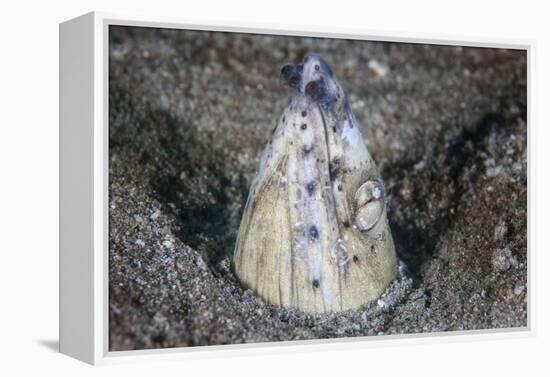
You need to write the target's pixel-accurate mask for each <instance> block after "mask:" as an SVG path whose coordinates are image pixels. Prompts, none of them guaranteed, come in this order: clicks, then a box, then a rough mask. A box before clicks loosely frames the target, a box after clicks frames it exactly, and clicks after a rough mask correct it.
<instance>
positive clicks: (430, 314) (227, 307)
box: [109, 27, 527, 351]
mask: <svg viewBox="0 0 550 377" xmlns="http://www.w3.org/2000/svg"><path fill="white" fill-rule="evenodd" d="M308 52H318V53H320V54H321V55H322V56H323V57H324V58H325V60H327V62H328V63H329V64H330V65H331V67H332V69H333V70H334V72H335V73H336V76H337V77H338V78H339V80H340V82H341V84H342V86H343V87H344V90H345V91H346V93H347V95H348V99H349V101H350V104H351V107H352V110H353V112H354V114H355V116H356V118H357V120H358V122H359V124H360V126H361V131H362V133H363V137H364V139H365V140H366V142H367V146H368V149H369V151H370V152H371V154H372V156H373V157H374V159H375V161H376V162H377V163H378V166H379V168H380V170H381V173H382V176H383V177H384V179H385V181H386V184H387V188H388V190H389V193H390V199H389V212H388V216H389V221H390V224H391V228H392V234H393V237H394V240H395V242H396V247H397V252H398V255H399V257H400V259H401V260H402V261H403V262H402V264H401V266H400V277H399V279H398V280H397V281H396V282H395V283H394V284H393V285H392V286H391V287H390V288H389V289H388V291H387V292H386V293H385V294H384V295H383V296H382V297H381V299H380V300H378V301H377V302H373V303H372V304H370V305H368V306H366V307H365V308H363V309H361V310H357V311H351V312H343V313H337V314H325V315H304V314H300V313H297V312H296V311H293V310H286V309H280V308H278V307H275V306H272V305H267V304H265V303H264V302H262V300H260V299H258V298H256V297H255V296H254V295H253V294H252V292H250V291H244V290H243V289H242V288H241V287H240V286H239V284H238V282H237V281H236V279H235V276H234V275H233V273H232V272H231V264H230V261H231V256H232V253H233V248H234V243H235V237H236V233H237V230H238V226H239V223H240V218H241V215H242V211H243V207H244V204H245V202H246V198H247V195H248V188H249V185H250V183H251V180H252V178H253V176H254V173H255V170H256V167H257V164H258V160H259V154H260V152H261V150H262V148H263V146H264V144H265V143H266V141H267V138H268V136H269V133H270V131H271V129H272V128H273V126H274V125H275V123H276V120H277V119H278V118H279V116H280V114H281V112H282V110H283V108H284V106H285V104H286V102H287V100H288V97H289V95H290V93H289V92H288V90H287V89H286V88H284V87H283V86H282V85H281V84H280V82H279V72H280V69H281V67H282V66H283V65H284V64H285V63H292V62H298V61H300V60H301V59H302V57H303V55H304V54H306V53H308ZM109 69H110V89H109V111H110V115H109V152H110V157H109V206H110V208H109V226H110V228H109V248H110V252H109V327H110V349H111V350H112V351H114V350H131V349H144V348H161V347H177V346H199V345H209V344H230V343H250V342H264V341H279V340H297V339H315V338H332V337H353V336H364V335H369V336H371V335H383V334H403V333H420V332H434V331H437V332H439V331H457V330H471V329H492V328H510V327H521V326H526V325H527V126H526V113H527V108H526V106H527V102H526V101H527V99H526V85H527V84H526V79H527V77H526V75H527V71H526V69H527V67H526V53H525V52H523V51H514V50H504V49H482V48H464V47H453V46H428V45H420V44H417V45H413V44H396V43H391V44H388V43H380V42H376V43H374V42H364V41H346V40H323V39H312V38H289V37H273V36H258V35H245V34H227V33H209V32H193V31H178V30H166V29H165V30H159V29H146V28H128V27H114V28H111V32H110V64H109Z"/></svg>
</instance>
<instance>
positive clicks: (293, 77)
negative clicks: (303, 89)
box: [281, 64, 304, 89]
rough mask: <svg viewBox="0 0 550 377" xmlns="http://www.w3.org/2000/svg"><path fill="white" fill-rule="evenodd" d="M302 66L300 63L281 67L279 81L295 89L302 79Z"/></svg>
mask: <svg viewBox="0 0 550 377" xmlns="http://www.w3.org/2000/svg"><path fill="white" fill-rule="evenodd" d="M303 69H304V67H303V66H302V65H301V64H288V65H285V66H284V67H283V68H281V81H282V82H283V84H285V85H288V86H289V87H291V88H294V89H297V88H298V87H299V85H300V82H301V81H302V71H303Z"/></svg>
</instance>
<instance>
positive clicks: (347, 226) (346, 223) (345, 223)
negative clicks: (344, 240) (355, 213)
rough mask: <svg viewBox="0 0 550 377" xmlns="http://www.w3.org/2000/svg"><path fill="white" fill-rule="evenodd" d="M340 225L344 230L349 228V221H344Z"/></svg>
mask: <svg viewBox="0 0 550 377" xmlns="http://www.w3.org/2000/svg"><path fill="white" fill-rule="evenodd" d="M342 225H344V228H349V221H347V220H346V221H344V222H343V224H342Z"/></svg>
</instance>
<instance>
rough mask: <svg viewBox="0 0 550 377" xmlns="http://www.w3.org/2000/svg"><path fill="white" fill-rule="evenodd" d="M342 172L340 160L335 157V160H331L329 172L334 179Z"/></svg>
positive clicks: (331, 178)
mask: <svg viewBox="0 0 550 377" xmlns="http://www.w3.org/2000/svg"><path fill="white" fill-rule="evenodd" d="M341 172H342V169H341V167H340V160H339V159H337V158H335V159H334V160H332V161H330V162H329V164H328V173H329V176H330V180H331V181H333V180H334V179H335V178H336V177H338V175H339V174H340V173H341Z"/></svg>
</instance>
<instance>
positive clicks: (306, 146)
mask: <svg viewBox="0 0 550 377" xmlns="http://www.w3.org/2000/svg"><path fill="white" fill-rule="evenodd" d="M312 150H313V145H304V148H303V151H304V154H306V155H307V154H309V153H310V152H311V151H312Z"/></svg>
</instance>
